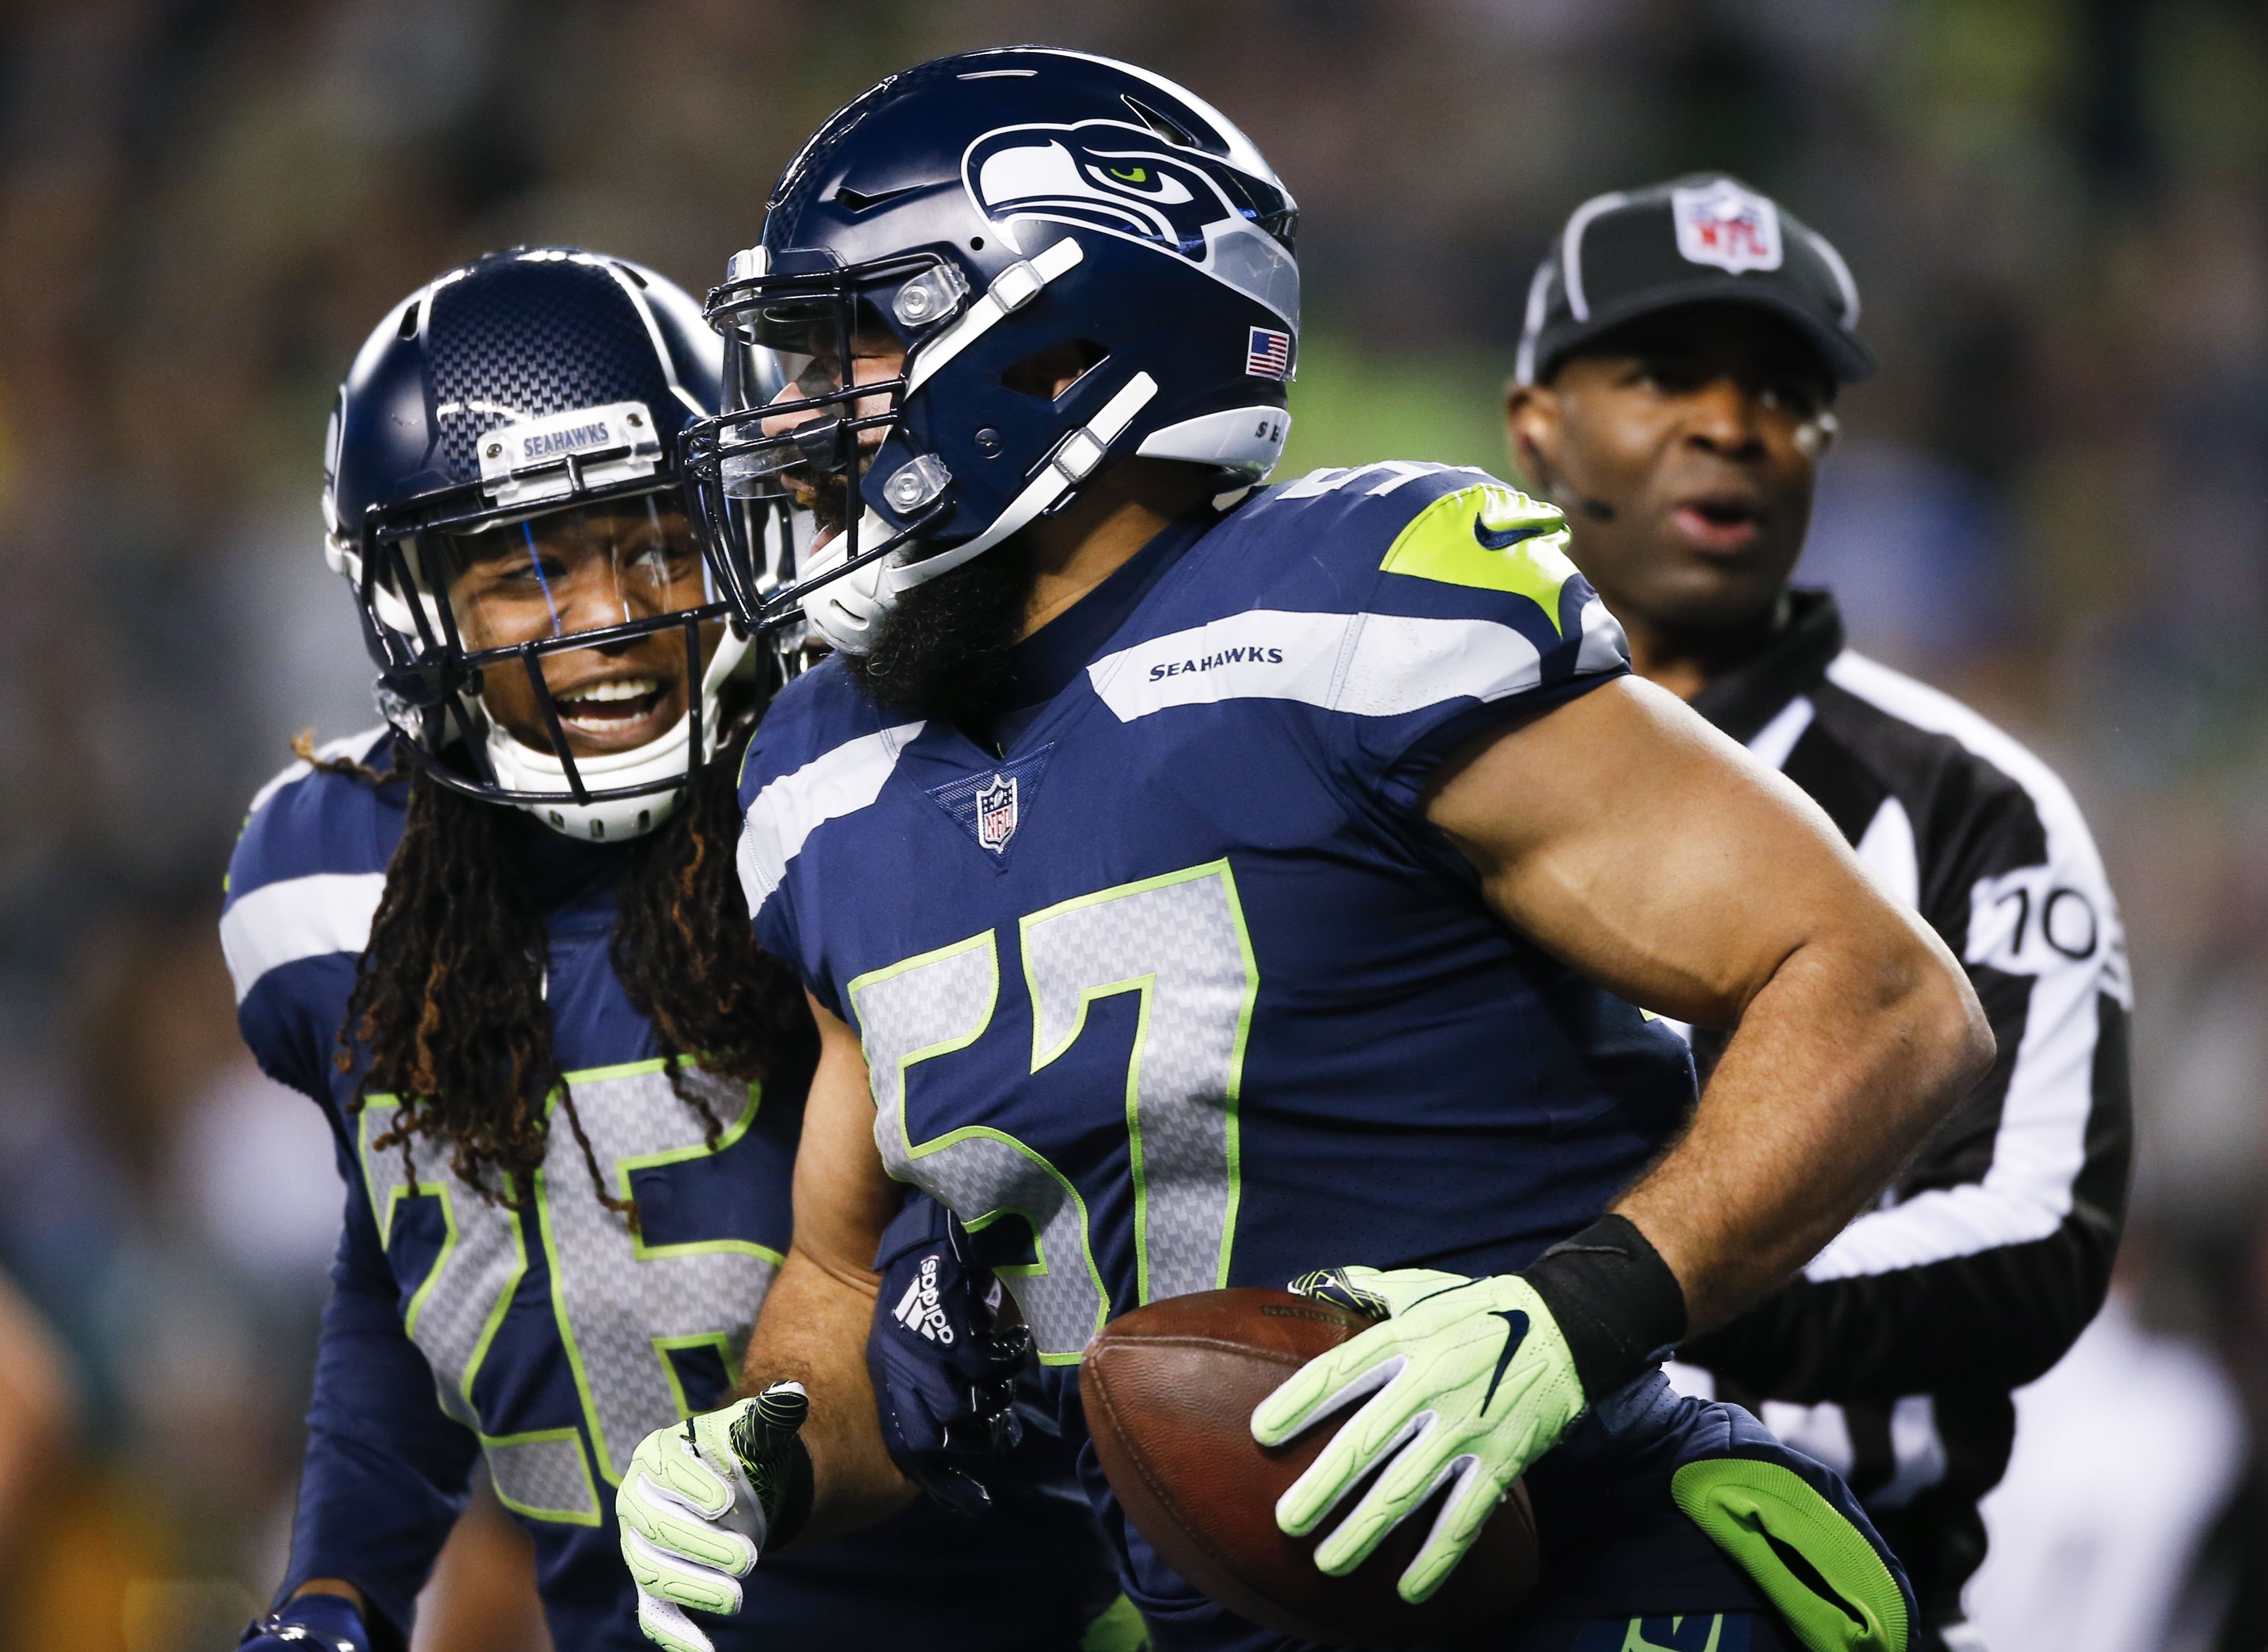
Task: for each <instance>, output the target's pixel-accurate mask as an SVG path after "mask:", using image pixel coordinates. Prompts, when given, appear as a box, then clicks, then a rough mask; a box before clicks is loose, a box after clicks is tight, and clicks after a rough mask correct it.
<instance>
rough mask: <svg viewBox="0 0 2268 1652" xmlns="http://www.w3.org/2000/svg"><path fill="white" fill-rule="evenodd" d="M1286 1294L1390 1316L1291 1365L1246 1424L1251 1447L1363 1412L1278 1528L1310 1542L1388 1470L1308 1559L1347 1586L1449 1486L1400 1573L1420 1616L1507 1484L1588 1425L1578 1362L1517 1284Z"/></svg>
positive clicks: (1406, 1281) (1498, 1279)
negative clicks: (1348, 1410)
mask: <svg viewBox="0 0 2268 1652" xmlns="http://www.w3.org/2000/svg"><path fill="white" fill-rule="evenodd" d="M1292 1289H1294V1290H1296V1291H1300V1292H1301V1293H1302V1294H1307V1295H1311V1296H1321V1297H1324V1298H1327V1299H1329V1300H1332V1301H1337V1302H1341V1303H1343V1304H1346V1305H1349V1306H1353V1307H1356V1308H1358V1309H1360V1310H1362V1311H1366V1312H1369V1313H1373V1314H1378V1313H1381V1312H1382V1313H1383V1314H1384V1315H1385V1316H1387V1317H1386V1318H1385V1319H1384V1321H1383V1323H1381V1324H1376V1325H1373V1326H1372V1327H1371V1328H1370V1329H1369V1330H1368V1331H1364V1332H1363V1333H1362V1334H1361V1335H1360V1336H1359V1337H1355V1338H1353V1339H1351V1340H1350V1341H1347V1342H1345V1343H1343V1344H1341V1345H1340V1346H1338V1347H1337V1348H1334V1349H1333V1350H1331V1352H1330V1353H1326V1354H1323V1355H1322V1356H1320V1357H1319V1358H1316V1359H1314V1360H1311V1361H1308V1362H1307V1364H1306V1365H1304V1366H1302V1367H1300V1369H1299V1371H1298V1372H1296V1373H1295V1374H1294V1375H1292V1378H1291V1380H1290V1381H1288V1382H1286V1383H1285V1384H1284V1385H1283V1386H1282V1387H1281V1388H1278V1390H1276V1391H1275V1392H1274V1393H1272V1394H1270V1396H1269V1397H1268V1398H1266V1399H1264V1400H1263V1401H1261V1403H1260V1406H1259V1409H1257V1410H1256V1411H1255V1412H1253V1413H1252V1434H1253V1437H1254V1438H1255V1439H1256V1440H1257V1441H1259V1442H1260V1443H1261V1444H1262V1445H1264V1446H1275V1445H1281V1444H1283V1443H1284V1442H1285V1441H1286V1440H1289V1439H1291V1438H1292V1436H1293V1435H1294V1434H1300V1433H1301V1432H1303V1431H1304V1430H1306V1429H1307V1427H1309V1426H1310V1425H1312V1424H1314V1423H1316V1422H1319V1421H1321V1420H1322V1419H1324V1418H1326V1417H1329V1416H1331V1415H1332V1414H1334V1413H1335V1412H1338V1411H1341V1410H1343V1409H1344V1408H1345V1407H1346V1406H1348V1405H1352V1404H1354V1403H1355V1402H1356V1401H1358V1400H1363V1399H1365V1398H1367V1403H1366V1404H1365V1405H1363V1407H1362V1409H1361V1410H1360V1411H1359V1412H1356V1413H1355V1415H1354V1417H1353V1418H1352V1419H1351V1420H1350V1421H1349V1422H1348V1423H1347V1425H1346V1427H1344V1428H1342V1429H1340V1430H1339V1432H1338V1434H1337V1435H1336V1436H1334V1437H1333V1439H1332V1440H1331V1442H1330V1443H1329V1444H1328V1445H1326V1446H1325V1447H1324V1448H1323V1450H1322V1456H1320V1457H1317V1458H1316V1459H1315V1461H1314V1464H1313V1465H1311V1466H1310V1467H1309V1468H1308V1470H1307V1472H1306V1473H1305V1474H1302V1475H1301V1476H1300V1478H1299V1479H1297V1480H1295V1481H1293V1482H1292V1486H1291V1489H1290V1490H1288V1491H1286V1492H1285V1493H1284V1495H1283V1496H1282V1497H1281V1498H1280V1499H1279V1500H1278V1501H1277V1504H1276V1523H1277V1524H1278V1526H1281V1527H1282V1528H1283V1529H1284V1530H1285V1531H1286V1532H1288V1533H1290V1534H1291V1535H1292V1537H1295V1538H1304V1537H1306V1536H1307V1534H1308V1533H1309V1532H1311V1531H1313V1530H1315V1528H1316V1527H1317V1526H1318V1525H1320V1524H1321V1523H1322V1520H1323V1517H1324V1516H1326V1515H1328V1514H1329V1513H1330V1511H1331V1510H1332V1509H1333V1508H1337V1506H1338V1504H1339V1503H1340V1502H1341V1501H1343V1500H1344V1498H1345V1496H1346V1495H1347V1493H1349V1492H1350V1491H1351V1490H1353V1489H1354V1487H1355V1486H1357V1485H1359V1483H1360V1482H1361V1481H1362V1480H1363V1479H1365V1478H1366V1477H1367V1476H1368V1475H1369V1474H1370V1473H1371V1472H1372V1471H1373V1470H1376V1469H1378V1468H1379V1467H1380V1466H1381V1464H1384V1465H1385V1471H1384V1472H1383V1473H1381V1474H1380V1476H1379V1478H1378V1482H1377V1484H1376V1485H1374V1486H1372V1487H1371V1488H1370V1491H1369V1492H1368V1493H1367V1494H1366V1495H1365V1496H1364V1498H1363V1499H1362V1501H1360V1502H1359V1503H1358V1504H1356V1506H1355V1508H1354V1512H1353V1513H1351V1514H1350V1515H1349V1516H1347V1517H1346V1518H1345V1519H1344V1520H1343V1521H1342V1522H1340V1523H1339V1525H1338V1528H1337V1530H1335V1531H1333V1532H1332V1533H1331V1534H1330V1536H1329V1537H1328V1538H1324V1539H1323V1541H1322V1544H1321V1545H1319V1546H1318V1547H1317V1548H1316V1550H1315V1564H1316V1565H1317V1566H1319V1567H1322V1569H1323V1570H1324V1571H1325V1572H1327V1573H1329V1575H1332V1576H1334V1577H1340V1576H1344V1575H1346V1574H1347V1573H1349V1572H1351V1571H1352V1570H1354V1568H1355V1567H1358V1566H1359V1565H1361V1564H1362V1563H1363V1561H1364V1560H1367V1559H1368V1558H1369V1556H1370V1553H1371V1551H1372V1550H1373V1549H1375V1548H1376V1547H1377V1546H1378V1545H1379V1544H1380V1543H1381V1542H1382V1541H1384V1539H1385V1538H1386V1534H1387V1533H1388V1532H1389V1531H1391V1530H1394V1528H1395V1526H1397V1525H1399V1524H1400V1523H1402V1522H1403V1520H1405V1519H1407V1518H1408V1517H1409V1516H1410V1515H1411V1514H1413V1513H1415V1512H1416V1511H1417V1509H1418V1508H1419V1507H1421V1506H1422V1505H1423V1504H1424V1503H1425V1501H1426V1500H1427V1499H1428V1498H1430V1497H1432V1495H1433V1493H1435V1492H1437V1491H1439V1490H1440V1488H1441V1486H1442V1485H1443V1484H1444V1483H1445V1482H1448V1481H1454V1482H1456V1489H1455V1490H1454V1491H1453V1492H1452V1493H1450V1494H1449V1501H1448V1502H1447V1505H1446V1506H1445V1507H1444V1508H1442V1510H1441V1514H1440V1518H1439V1519H1438V1520H1436V1521H1435V1522H1434V1523H1433V1530H1432V1536H1430V1537H1429V1538H1427V1539H1426V1540H1425V1546H1424V1547H1423V1548H1421V1549H1419V1550H1418V1558H1417V1559H1416V1560H1412V1561H1411V1562H1410V1567H1409V1569H1408V1570H1407V1571H1405V1572H1403V1575H1402V1581H1401V1583H1400V1585H1399V1589H1400V1592H1401V1595H1402V1598H1403V1599H1404V1600H1406V1601H1409V1602H1410V1603H1411V1604H1416V1603H1417V1602H1419V1601H1422V1600H1424V1599H1425V1598H1426V1597H1429V1596H1431V1595H1432V1593H1433V1591H1434V1590H1435V1589H1439V1588H1440V1586H1441V1584H1442V1582H1444V1581H1445V1580H1446V1579H1447V1577H1448V1575H1449V1574H1450V1572H1451V1571H1453V1570H1454V1569H1455V1567H1456V1564H1457V1562H1458V1561H1459V1560H1462V1559H1464V1557H1465V1551H1466V1550H1467V1549H1469V1548H1470V1547H1471V1546H1472V1544H1473V1539H1474V1538H1477V1537H1478V1536H1479V1535H1480V1530H1481V1528H1482V1527H1483V1526H1484V1525H1485V1524H1487V1523H1488V1517H1489V1516H1490V1515H1491V1514H1492V1513H1494V1512H1495V1510H1496V1506H1497V1504H1498V1503H1499V1502H1500V1501H1502V1500H1503V1498H1504V1495H1505V1493H1506V1491H1507V1490H1508V1489H1510V1487H1511V1486H1512V1483H1513V1481H1514V1480H1516V1479H1519V1478H1520V1476H1521V1473H1522V1472H1523V1471H1525V1470H1526V1469H1527V1467H1528V1464H1531V1463H1533V1462H1535V1459H1536V1458H1537V1457H1542V1456H1543V1453H1544V1452H1546V1451H1548V1450H1550V1449H1551V1447H1552V1446H1554V1445H1556V1444H1557V1442H1558V1440H1559V1436H1560V1435H1561V1434H1565V1432H1566V1431H1567V1425H1568V1424H1570V1423H1572V1422H1573V1421H1574V1420H1575V1419H1576V1418H1577V1417H1579V1416H1580V1415H1581V1414H1582V1412H1583V1407H1584V1404H1585V1401H1584V1398H1583V1384H1582V1382H1581V1380H1580V1378H1579V1377H1578V1376H1577V1375H1576V1374H1575V1361H1574V1356H1573V1355H1572V1353H1570V1352H1569V1350H1568V1347H1567V1339H1566V1338H1565V1336H1564V1335H1562V1334H1561V1332H1560V1330H1559V1326H1558V1324H1557V1322H1556V1321H1555V1320H1554V1319H1553V1318H1552V1316H1551V1312H1550V1309H1547V1308H1546V1307H1544V1305H1543V1298H1542V1297H1540V1296H1538V1295H1537V1294H1535V1288H1534V1287H1532V1286H1530V1285H1529V1284H1528V1281H1527V1280H1523V1279H1521V1278H1518V1277H1517V1276H1515V1275H1511V1274H1499V1275H1493V1276H1490V1277H1487V1278H1483V1279H1477V1280H1475V1279H1468V1278H1466V1277H1465V1276H1464V1275H1462V1274H1460V1273H1440V1272H1433V1271H1432V1269H1429V1268H1401V1269H1396V1270H1394V1271H1392V1272H1380V1271H1379V1270H1378V1269H1376V1268H1363V1267H1349V1268H1332V1269H1329V1270H1328V1271H1327V1272H1323V1273H1321V1274H1309V1275H1308V1276H1307V1278H1305V1279H1303V1280H1295V1281H1294V1282H1293V1284H1292Z"/></svg>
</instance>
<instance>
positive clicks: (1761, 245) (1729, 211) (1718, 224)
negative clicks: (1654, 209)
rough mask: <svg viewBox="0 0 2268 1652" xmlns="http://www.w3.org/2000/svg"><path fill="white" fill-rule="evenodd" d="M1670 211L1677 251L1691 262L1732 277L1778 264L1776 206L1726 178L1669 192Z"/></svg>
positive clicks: (1773, 267)
mask: <svg viewBox="0 0 2268 1652" xmlns="http://www.w3.org/2000/svg"><path fill="white" fill-rule="evenodd" d="M1669 212H1670V217H1671V218H1673V219H1675V222H1676V225H1677V250H1678V251H1679V252H1681V253H1683V254H1685V256H1686V257H1687V258H1688V259H1690V261H1692V262H1694V263H1697V264H1714V265H1716V266H1717V267H1718V268H1719V269H1727V270H1730V271H1731V272H1732V273H1733V274H1734V275H1736V276H1737V275H1739V274H1740V273H1741V272H1742V270H1743V269H1778V268H1779V264H1780V240H1779V209H1778V207H1776V206H1774V205H1773V204H1772V203H1771V202H1770V201H1768V200H1766V199H1765V198H1764V196H1762V195H1757V194H1756V193H1755V192H1754V191H1753V190H1749V189H1743V188H1741V186H1740V185H1738V184H1736V183H1734V181H1732V180H1731V179H1730V178H1719V180H1717V181H1716V182H1714V183H1712V184H1705V185H1704V186H1703V187H1702V188H1698V189H1673V190H1671V191H1670V192H1669Z"/></svg>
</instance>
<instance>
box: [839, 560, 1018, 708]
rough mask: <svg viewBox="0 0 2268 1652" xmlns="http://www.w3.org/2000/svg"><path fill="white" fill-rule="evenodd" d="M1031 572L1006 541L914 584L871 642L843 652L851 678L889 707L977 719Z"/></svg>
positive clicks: (1001, 664) (996, 686) (1009, 642)
mask: <svg viewBox="0 0 2268 1652" xmlns="http://www.w3.org/2000/svg"><path fill="white" fill-rule="evenodd" d="M1033 577H1034V570H1033V566H1032V559H1031V556H1030V554H1029V552H1028V551H1027V550H1026V549H1025V548H1024V547H1023V546H1021V545H1017V544H1013V543H1011V544H1006V545H1002V546H999V547H998V548H996V549H991V550H988V551H985V552H983V553H982V554H981V555H979V556H978V557H976V559H975V560H974V561H971V562H967V563H963V564H961V566H960V567H958V568H955V569H954V570H953V572H950V573H941V574H939V576H938V577H937V578H936V579H932V580H930V581H929V582H928V583H927V584H925V585H917V586H915V587H914V588H913V589H912V590H910V591H909V592H907V593H906V594H904V595H903V596H902V597H900V598H899V599H898V601H897V603H896V605H895V607H893V608H891V609H890V610H889V612H888V613H887V614H885V615H883V616H882V617H881V619H880V622H879V623H877V624H876V626H875V628H874V645H873V648H871V649H869V650H868V651H867V652H866V653H863V654H851V655H848V656H846V657H845V660H844V663H845V665H846V666H847V667H848V668H849V670H850V673H851V681H852V682H855V683H857V684H858V686H859V688H860V689H862V690H865V692H866V693H867V694H868V695H870V696H871V697H873V699H874V700H875V701H876V702H877V703H878V704H882V705H887V706H888V707H890V708H891V709H892V710H894V711H899V712H908V713H910V714H911V715H913V716H915V717H918V718H922V719H924V720H928V719H939V718H941V719H945V720H946V721H947V722H953V723H959V724H962V725H964V726H966V725H974V724H976V723H978V722H980V721H981V720H982V719H983V717H984V715H985V713H986V712H989V711H990V709H991V705H992V700H993V697H994V696H995V695H997V694H998V692H999V690H1000V684H1001V682H1002V680H1003V679H1004V678H1005V676H1006V675H1007V673H1008V653H1009V651H1010V650H1011V649H1013V648H1014V647H1015V645H1016V642H1017V638H1018V636H1019V634H1020V632H1021V631H1023V629H1024V608H1025V604H1026V603H1027V601H1028V600H1029V599H1030V596H1031V594H1032V580H1033Z"/></svg>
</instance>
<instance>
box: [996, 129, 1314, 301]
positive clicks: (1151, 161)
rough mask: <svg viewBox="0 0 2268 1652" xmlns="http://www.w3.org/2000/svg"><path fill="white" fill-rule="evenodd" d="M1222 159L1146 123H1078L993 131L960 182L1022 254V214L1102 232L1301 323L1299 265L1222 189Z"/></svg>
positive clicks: (1029, 217) (1006, 238) (1002, 235)
mask: <svg viewBox="0 0 2268 1652" xmlns="http://www.w3.org/2000/svg"><path fill="white" fill-rule="evenodd" d="M1220 165H1221V163H1220V162H1219V161H1216V160H1214V159H1212V158H1211V156H1206V155H1201V154H1199V153H1197V152H1196V151H1188V150H1180V149H1176V148H1175V147H1173V146H1170V145H1168V144H1166V143H1164V142H1163V141H1162V140H1160V138H1159V137H1158V136H1156V135H1155V134H1154V133H1152V132H1151V131H1150V130H1148V129H1146V128H1144V127H1139V126H1132V125H1128V124H1125V123H1123V122H1117V121H1082V122H1079V124H1078V125H1076V126H1010V127H1003V128H1000V129H998V130H997V131H991V132H987V133H986V134H985V135H984V136H982V137H980V138H978V139H977V140H976V142H975V143H974V144H970V145H969V146H968V153H967V154H966V155H964V156H963V157H962V159H961V179H962V181H963V182H964V183H965V184H966V185H967V187H968V194H969V198H970V199H971V200H973V201H975V202H976V207H977V210H979V211H981V212H983V214H984V216H985V217H986V218H988V219H990V221H991V223H992V224H993V225H996V226H997V227H998V230H999V232H1000V234H1001V237H1002V239H1004V240H1006V241H1007V243H1008V244H1009V245H1010V246H1011V247H1015V248H1016V249H1017V250H1018V251H1022V250H1024V246H1023V242H1022V240H1020V238H1019V237H1018V235H1017V233H1016V229H1015V225H1016V221H1017V220H1019V219H1043V220H1046V221H1049V222H1051V223H1057V224H1070V225H1076V226H1078V227H1079V228H1080V229H1090V230H1101V232H1104V233H1105V234H1108V235H1116V236H1119V237H1121V238H1122V239H1123V240H1131V241H1138V242H1140V243H1141V244H1143V245H1145V246H1148V247H1156V248H1158V249H1160V251H1162V252H1167V253H1170V254H1175V256H1178V257H1181V258H1183V259H1186V260H1188V261H1189V262H1190V263H1192V264H1195V265H1196V266H1197V268H1198V269H1202V270H1203V271H1204V273H1205V274H1207V275H1209V276H1211V277H1213V278H1214V279H1215V280H1217V281H1220V282H1224V283H1226V284H1227V285H1229V286H1232V287H1234V288H1235V289H1236V290H1237V291H1240V292H1242V293H1244V294H1246V295H1247V296H1248V297H1249V298H1252V299H1256V300H1258V301H1259V302H1260V303H1262V304H1264V305H1266V306H1268V307H1269V308H1270V309H1271V310H1273V311H1275V312H1276V313H1278V315H1280V316H1282V317H1283V318H1284V319H1285V321H1289V322H1291V323H1292V324H1293V325H1294V326H1295V327H1296V326H1297V325H1298V323H1299V319H1300V275H1299V269H1298V266H1297V265H1295V264H1294V263H1293V262H1292V257H1291V254H1288V253H1287V252H1285V249H1284V247H1283V246H1282V245H1281V244H1280V243H1279V242H1278V240H1276V239H1275V237H1273V236H1272V235H1270V234H1269V233H1268V232H1267V231H1265V230H1263V229H1262V228H1261V227H1260V226H1259V225H1256V224H1255V223H1254V222H1253V221H1252V219H1251V218H1249V217H1248V216H1247V215H1246V214H1245V213H1244V212H1243V211H1242V210H1240V209H1239V208H1238V207H1237V205H1236V204H1235V203H1234V201H1233V200H1232V199H1231V197H1230V195H1229V194H1228V192H1227V191H1226V189H1224V188H1222V187H1221V184H1220V181H1219V179H1218V178H1217V177H1216V176H1215V175H1214V173H1213V172H1212V170H1211V168H1213V167H1215V166H1220Z"/></svg>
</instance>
